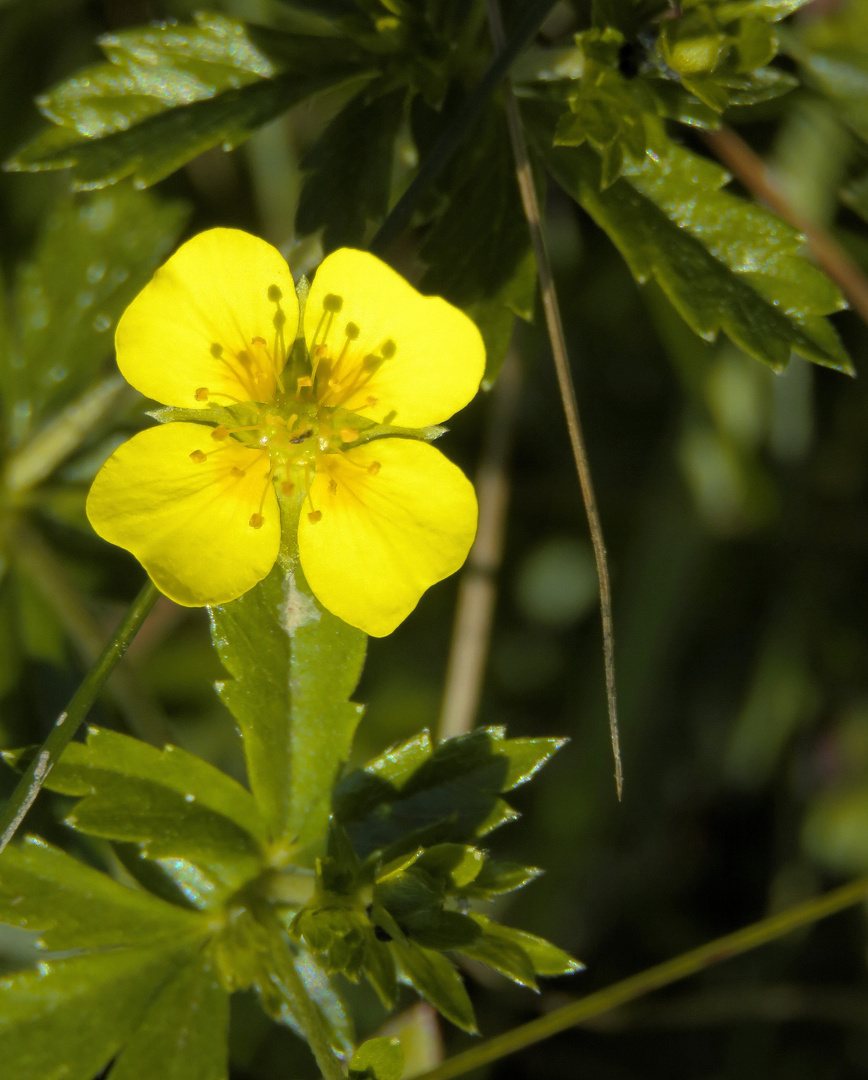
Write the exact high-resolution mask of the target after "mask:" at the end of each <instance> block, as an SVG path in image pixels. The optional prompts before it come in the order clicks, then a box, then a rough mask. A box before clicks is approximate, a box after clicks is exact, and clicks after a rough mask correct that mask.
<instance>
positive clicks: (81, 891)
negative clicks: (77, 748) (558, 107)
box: [0, 837, 209, 950]
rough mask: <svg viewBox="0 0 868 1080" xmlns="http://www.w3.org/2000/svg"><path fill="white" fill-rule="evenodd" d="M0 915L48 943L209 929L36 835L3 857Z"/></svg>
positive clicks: (137, 939) (129, 940)
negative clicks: (35, 933) (37, 933)
mask: <svg viewBox="0 0 868 1080" xmlns="http://www.w3.org/2000/svg"><path fill="white" fill-rule="evenodd" d="M0 922H4V923H8V924H10V925H12V926H18V927H21V928H22V929H24V930H33V931H39V932H40V933H41V944H42V945H44V947H45V948H48V949H53V950H58V949H97V948H108V947H112V948H115V947H117V946H119V945H129V944H144V943H148V944H153V943H154V942H157V941H161V940H163V939H168V940H171V941H174V942H177V941H178V940H180V939H183V938H190V937H196V936H204V935H205V934H206V933H208V930H209V927H208V923H207V920H206V919H205V918H203V917H202V916H200V915H196V914H193V913H192V912H189V911H185V910H184V909H182V908H179V907H176V906H175V905H174V904H167V903H165V902H164V901H163V900H159V899H157V898H156V897H155V896H152V895H151V894H150V893H146V892H142V891H140V890H138V889H131V888H129V887H127V886H126V885H121V884H120V883H119V882H117V881H114V880H113V879H112V878H110V877H109V876H108V875H107V874H103V873H101V872H100V871H99V870H95V869H93V867H90V866H86V865H85V864H84V863H82V862H79V861H78V859H74V858H73V857H72V856H71V855H67V854H66V852H64V851H61V850H60V849H59V848H55V847H51V846H50V845H49V844H47V843H46V842H45V841H44V840H40V839H37V838H35V837H28V839H27V840H26V841H25V842H24V844H23V845H21V847H9V848H7V849H6V850H5V851H4V853H3V857H2V860H0Z"/></svg>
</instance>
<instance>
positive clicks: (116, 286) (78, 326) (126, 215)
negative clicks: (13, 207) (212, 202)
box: [0, 187, 187, 443]
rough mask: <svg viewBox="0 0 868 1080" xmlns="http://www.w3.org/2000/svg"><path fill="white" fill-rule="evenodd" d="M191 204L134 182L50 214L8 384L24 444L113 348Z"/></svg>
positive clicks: (18, 309)
mask: <svg viewBox="0 0 868 1080" xmlns="http://www.w3.org/2000/svg"><path fill="white" fill-rule="evenodd" d="M186 219H187V208H186V206H185V205H184V204H182V203H178V202H163V201H160V200H157V199H155V198H153V197H152V196H150V195H146V194H143V193H137V192H134V191H132V190H131V189H130V188H128V187H119V188H116V189H115V190H114V191H111V192H105V193H101V194H99V195H96V196H89V197H80V198H76V199H65V200H63V201H62V202H60V203H59V204H58V205H57V206H56V208H55V209H54V210H53V211H52V212H51V213H50V214H49V216H48V218H47V220H46V222H45V224H44V226H43V228H42V230H41V233H40V236H39V239H38V241H37V244H36V250H35V253H34V256H33V259H32V261H30V262H28V263H27V264H25V265H24V266H23V267H21V269H20V271H19V273H18V276H17V280H16V284H15V290H14V295H13V298H12V301H13V312H14V325H15V327H16V329H17V347H16V349H15V351H14V353H13V356H12V362H11V363H10V364H9V365H0V390H2V393H3V397H4V399H5V405H6V409H7V410H8V413H9V414H10V418H11V421H12V428H11V436H12V441H13V442H14V443H19V442H21V441H22V440H23V439H24V438H25V437H26V436H27V435H28V434H29V433H30V432H31V431H33V430H34V429H35V428H36V426H37V425H38V424H39V423H40V421H41V419H42V418H43V417H44V416H45V415H46V413H47V412H48V411H49V410H52V409H55V408H57V406H58V405H59V404H61V403H63V402H65V401H67V400H69V399H70V398H71V397H72V396H73V395H76V394H79V393H81V392H82V391H83V390H84V389H85V388H86V387H87V386H89V384H90V382H91V380H92V379H93V377H94V373H95V371H96V368H97V365H99V364H100V363H101V362H102V361H104V360H106V359H107V358H108V356H109V355H110V353H111V352H112V349H113V340H112V338H113V330H114V326H115V324H116V323H117V320H118V319H119V317H120V315H121V313H122V312H123V310H124V308H125V307H126V306H127V304H129V302H130V301H131V300H132V299H133V297H134V296H135V295H136V293H137V292H138V291H139V290H140V289H141V287H142V286H143V285H144V284H145V282H146V281H147V280H148V279H149V278H150V276H151V274H152V273H153V271H154V269H155V268H156V267H157V266H158V265H159V264H160V263H161V262H162V261H163V260H164V259H165V257H166V256H167V255H168V253H169V252H170V251H171V249H172V246H173V245H174V243H175V241H176V240H177V238H178V235H179V233H180V231H181V229H182V228H183V225H184V222H185V221H186Z"/></svg>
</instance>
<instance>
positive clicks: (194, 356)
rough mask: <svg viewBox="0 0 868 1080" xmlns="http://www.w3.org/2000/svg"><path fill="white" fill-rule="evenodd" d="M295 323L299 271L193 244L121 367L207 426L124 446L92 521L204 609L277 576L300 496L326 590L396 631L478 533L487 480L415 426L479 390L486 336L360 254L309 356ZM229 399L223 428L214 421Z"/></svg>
mask: <svg viewBox="0 0 868 1080" xmlns="http://www.w3.org/2000/svg"><path fill="white" fill-rule="evenodd" d="M298 329H299V304H298V299H297V297H296V292H295V287H294V284H293V280H292V277H291V275H290V272H289V268H288V267H287V265H286V262H285V261H284V259H283V258H282V256H281V255H280V254H279V252H277V251H276V250H275V249H274V248H273V247H271V246H270V245H269V244H267V243H265V241H263V240H259V239H257V238H256V237H254V236H250V235H249V234H247V233H244V232H239V231H238V230H235V229H212V230H210V231H209V232H205V233H201V234H200V235H198V236H195V237H194V238H193V239H192V240H190V241H188V242H187V243H186V244H184V245H183V246H182V247H181V248H179V249H178V251H177V252H176V253H175V254H174V255H173V256H172V257H171V258H170V259H169V261H168V262H167V263H166V264H165V266H163V267H162V268H161V269H159V270H158V271H157V272H156V274H155V275H154V277H153V279H152V280H151V282H150V283H149V284H148V285H146V286H145V288H144V289H143V290H142V291H141V293H139V295H138V296H137V297H136V299H135V300H134V301H133V302H132V303H131V304H130V306H129V307H128V308H127V310H126V312H125V313H124V315H123V317H122V318H121V320H120V323H119V324H118V328H117V336H116V345H117V357H118V366H119V367H120V370H121V372H122V374H123V375H124V377H125V378H126V379H127V381H128V382H130V383H131V384H132V385H133V386H134V387H135V388H136V389H137V390H140V391H141V392H142V393H143V394H145V395H147V396H148V397H150V398H154V399H155V400H157V401H160V402H162V403H163V404H165V405H170V406H175V407H177V408H183V409H187V410H204V412H203V420H205V421H206V422H205V423H200V422H186V421H180V420H177V421H172V422H171V423H167V424H163V425H160V426H159V427H155V428H149V429H147V430H145V431H142V432H140V433H139V434H138V435H135V436H134V437H133V438H132V439H130V440H129V442H126V443H124V444H123V445H122V446H121V447H119V448H118V449H117V450H116V451H115V453H114V454H113V455H112V456H111V457H110V458H109V460H108V461H107V462H106V463H105V465H104V466H103V467H102V469H101V470H100V472H99V473H98V474H97V476H96V479H95V480H94V483H93V487H92V488H91V491H90V495H89V496H88V501H87V514H88V517H89V518H90V521H91V524H92V525H93V527H94V529H95V530H96V531H97V533H99V535H100V536H102V537H103V538H104V539H106V540H108V541H110V542H111V543H113V544H118V545H119V546H121V547H124V548H126V549H127V550H128V551H131V552H132V553H133V554H134V555H135V556H136V557H137V558H138V559H139V561H140V562H141V563H142V565H143V566H144V567H145V569H146V570H147V572H148V574H150V576H151V578H152V579H153V581H154V582H155V584H156V585H157V586H158V587H159V588H160V589H161V590H162V591H163V592H164V593H165V594H166V595H167V596H169V597H171V598H172V599H173V600H175V601H177V602H178V603H179V604H184V605H187V606H190V607H196V606H201V605H205V604H222V603H226V602H227V601H229V600H233V599H235V598H236V597H238V596H241V594H242V593H244V592H246V591H247V590H248V589H250V588H252V587H253V586H254V585H255V584H256V583H257V582H259V581H261V580H262V579H263V578H264V577H265V576H266V575H267V574H268V572H269V571H270V570H271V568H272V566H273V565H274V563H275V560H276V559H277V555H278V551H279V549H280V532H281V528H280V517H281V515H280V505H279V499H280V500H283V501H284V503H285V505H287V506H290V505H292V504H293V500H295V503H296V505H297V504H298V503H299V502H300V503H301V506H300V513H299V519H298V520H299V525H298V551H299V558H300V560H301V566H302V570H303V571H304V574H305V577H306V578H307V581H308V584H309V585H310V587H311V589H312V590H313V592H314V594H315V595H316V596H317V598H318V599H319V600H320V602H321V603H322V604H323V606H324V607H326V608H327V609H328V610H330V611H332V612H333V613H334V614H335V615H338V616H339V617H340V618H341V619H344V620H345V621H346V622H348V623H351V624H352V625H354V626H358V627H360V628H361V629H362V630H364V631H365V632H366V633H368V634H373V635H376V636H381V635H384V634H388V633H390V632H391V631H392V630H393V629H394V628H395V627H396V626H397V625H398V623H400V622H401V621H402V620H403V619H404V618H406V616H407V615H408V614H409V613H410V612H411V611H412V610H413V608H414V607H415V606H416V604H417V603H418V600H419V597H420V596H421V595H422V593H423V592H424V591H425V590H426V589H427V588H428V587H429V586H430V585H433V584H434V582H436V581H440V580H441V579H442V578H444V577H447V576H448V575H449V574H452V573H454V571H455V570H457V569H458V567H459V566H461V564H462V563H463V561H464V559H465V558H466V556H467V552H468V550H469V549H470V545H471V543H472V541H473V536H474V533H475V531H476V498H475V496H474V493H473V488H472V486H471V484H470V482H469V481H468V480H467V478H466V477H465V476H464V474H463V473H462V472H461V470H460V469H458V468H457V467H456V466H455V465H453V464H452V463H451V462H449V461H447V459H446V458H445V457H444V456H443V455H442V454H441V453H440V452H439V450H436V449H435V448H434V447H433V446H431V445H430V443H428V442H426V441H424V438H423V436H424V433H423V432H422V431H420V430H419V429H422V428H425V427H427V426H430V425H434V424H438V423H440V422H441V421H442V420H445V419H446V418H447V417H449V416H451V415H452V413H454V412H455V411H456V410H457V409H460V408H462V407H463V406H464V405H466V404H467V402H468V401H469V400H470V399H471V398H472V397H473V395H474V394H475V393H476V390H477V388H478V386H479V381H480V379H481V377H482V371H483V367H484V362H485V353H484V347H483V344H482V339H481V337H480V334H479V331H478V330H477V329H476V327H475V326H474V325H473V323H472V322H471V321H470V320H469V319H468V318H467V317H466V316H465V315H464V314H463V313H462V312H460V311H459V310H458V309H457V308H454V307H452V306H451V305H450V304H447V303H446V301H445V300H442V299H440V298H439V297H426V296H422V295H421V294H420V293H418V292H417V291H416V290H415V289H414V288H413V287H412V286H411V285H409V284H408V283H407V282H406V281H405V280H404V279H403V278H402V277H401V276H400V275H399V274H397V273H395V272H394V271H393V270H391V269H390V268H389V267H388V266H386V265H385V263H382V262H380V260H379V259H377V258H375V257H374V256H373V255H369V254H367V253H366V252H362V251H354V250H351V249H348V248H342V249H341V250H340V251H336V252H334V253H333V254H332V255H329V256H328V257H327V258H326V259H325V260H324V261H323V263H322V265H321V266H320V267H319V269H318V270H317V273H316V277H315V279H314V282H313V285H312V286H311V289H310V293H309V296H308V298H307V302H306V305H305V308H304V322H303V328H302V329H303V336H304V341H305V343H306V348H305V349H302V350H299V349H298V347H297V346H296V348H295V349H294V348H293V343H294V341H295V339H296V336H297V333H298ZM215 407H220V408H223V409H225V410H226V412H225V413H223V414H221V416H224V417H225V418H227V420H228V422H227V423H219V424H217V425H216V426H214V410H215ZM209 420H210V425H209V424H208V423H207V421H209ZM408 429H409V430H408ZM414 436H415V437H414ZM278 489H279V493H278Z"/></svg>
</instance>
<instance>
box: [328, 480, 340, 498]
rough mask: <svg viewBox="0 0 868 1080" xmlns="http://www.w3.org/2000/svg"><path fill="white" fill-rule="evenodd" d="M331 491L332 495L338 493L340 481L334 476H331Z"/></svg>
mask: <svg viewBox="0 0 868 1080" xmlns="http://www.w3.org/2000/svg"><path fill="white" fill-rule="evenodd" d="M329 491H330V492H331V493H332V495H337V493H338V482H337V480H335V479H333V478H332V477H329Z"/></svg>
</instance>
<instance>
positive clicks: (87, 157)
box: [6, 15, 360, 188]
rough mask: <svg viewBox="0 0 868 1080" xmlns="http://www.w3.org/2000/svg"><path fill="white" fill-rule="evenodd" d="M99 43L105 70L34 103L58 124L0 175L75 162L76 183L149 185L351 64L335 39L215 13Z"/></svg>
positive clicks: (352, 58)
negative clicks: (263, 27) (265, 28)
mask: <svg viewBox="0 0 868 1080" xmlns="http://www.w3.org/2000/svg"><path fill="white" fill-rule="evenodd" d="M100 44H101V46H102V48H103V51H104V52H105V53H106V55H107V57H108V59H109V63H107V64H100V65H97V66H94V67H91V68H88V69H86V70H85V71H83V72H80V73H79V74H78V75H76V76H73V77H72V78H71V79H67V80H66V81H64V82H63V83H61V84H59V85H58V86H56V87H54V89H53V90H51V91H49V92H48V93H47V94H45V95H43V97H42V98H40V99H39V101H38V104H39V106H40V108H41V109H42V112H43V113H44V115H45V116H47V117H48V119H50V120H52V121H53V122H54V123H55V124H57V125H58V127H55V128H51V129H49V130H48V131H45V132H43V133H42V134H41V135H38V136H37V137H36V138H35V139H34V140H33V141H32V142H30V143H28V144H27V145H26V146H25V147H23V148H22V149H21V150H19V151H18V153H17V154H16V155H15V156H14V157H13V158H12V160H11V161H10V162H8V163H7V166H6V167H7V168H9V169H13V170H23V171H39V170H41V169H60V168H70V167H73V168H74V174H73V175H74V183H75V185H76V186H77V187H79V188H93V187H104V186H106V185H107V184H112V183H115V182H116V181H117V180H119V179H121V178H123V177H125V176H132V177H133V178H134V181H135V183H136V184H137V185H139V186H147V185H148V184H153V183H156V181H157V180H160V179H162V178H163V177H164V176H167V175H168V174H169V173H170V172H173V171H174V170H175V169H176V168H178V167H179V166H180V165H182V164H183V163H184V162H186V161H188V160H189V159H190V158H191V157H194V156H195V155H196V154H198V153H201V152H202V151H203V150H206V149H208V148H209V147H211V146H215V145H217V144H218V143H222V144H224V145H225V146H227V147H233V146H237V145H238V143H240V142H242V141H243V140H244V139H246V138H247V137H248V136H249V135H250V134H252V132H253V131H254V130H255V129H256V128H257V127H259V126H260V125H261V124H263V123H265V122H266V121H268V120H270V119H271V118H272V117H274V116H276V115H278V114H279V113H280V112H282V111H284V110H285V109H287V108H289V107H290V105H293V104H295V103H296V102H298V101H301V100H302V99H304V98H307V97H310V96H312V95H313V94H316V93H319V92H321V91H322V90H325V89H329V88H331V87H332V86H334V85H336V84H338V83H340V82H342V81H344V80H345V79H348V78H351V77H352V76H354V75H355V74H356V73H357V72H358V64H359V58H360V54H359V52H358V49H356V48H355V47H350V48H349V49H348V48H347V47H346V46H344V45H343V43H342V42H341V41H340V39H339V40H338V41H337V42H333V43H330V46H324V45H323V42H322V40H321V39H320V38H317V37H301V38H297V37H296V36H295V35H282V34H280V33H279V32H276V31H270V32H269V33H268V34H264V33H261V32H259V33H257V31H256V30H255V29H252V28H248V27H246V26H245V25H244V24H243V23H240V22H238V21H237V20H234V19H229V18H226V17H224V16H221V15H197V16H196V25H194V26H179V25H177V24H176V25H164V26H153V27H146V28H144V29H137V30H128V31H124V32H121V33H118V34H112V35H108V36H106V37H103V38H102V39H101V40H100ZM271 50H273V51H274V53H275V55H276V56H278V55H279V59H277V60H274V61H273V60H272V59H271V58H270V56H269V52H270V51H271Z"/></svg>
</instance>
